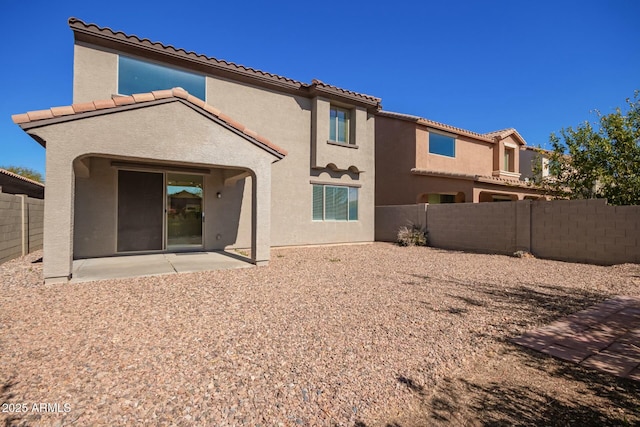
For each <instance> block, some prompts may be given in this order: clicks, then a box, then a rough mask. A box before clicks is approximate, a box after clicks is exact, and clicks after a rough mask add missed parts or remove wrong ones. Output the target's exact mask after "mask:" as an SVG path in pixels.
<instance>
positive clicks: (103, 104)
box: [93, 99, 116, 110]
mask: <svg viewBox="0 0 640 427" xmlns="http://www.w3.org/2000/svg"><path fill="white" fill-rule="evenodd" d="M93 105H95V107H96V110H104V109H106V108H113V107H115V106H116V103H115V102H113V99H100V100H98V101H93Z"/></svg>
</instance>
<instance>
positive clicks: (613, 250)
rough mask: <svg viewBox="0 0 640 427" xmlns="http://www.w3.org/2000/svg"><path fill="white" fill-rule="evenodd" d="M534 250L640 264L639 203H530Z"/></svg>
mask: <svg viewBox="0 0 640 427" xmlns="http://www.w3.org/2000/svg"><path fill="white" fill-rule="evenodd" d="M531 208H532V210H531V217H532V221H531V238H532V239H531V253H533V254H534V255H538V256H540V257H543V258H551V259H559V260H563V261H572V262H585V263H593V264H605V265H609V264H622V263H627V262H630V263H640V206H611V205H607V204H606V200H604V199H592V200H556V201H552V202H546V203H532V205H531Z"/></svg>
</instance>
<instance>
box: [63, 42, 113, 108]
mask: <svg viewBox="0 0 640 427" xmlns="http://www.w3.org/2000/svg"><path fill="white" fill-rule="evenodd" d="M73 49H74V52H73V103H74V104H76V103H81V102H89V101H96V100H99V99H109V98H111V95H115V94H117V93H118V56H117V55H116V54H114V53H113V52H109V51H106V50H102V49H98V48H95V47H89V46H85V45H82V44H78V43H76V44H75V45H74V48H73Z"/></svg>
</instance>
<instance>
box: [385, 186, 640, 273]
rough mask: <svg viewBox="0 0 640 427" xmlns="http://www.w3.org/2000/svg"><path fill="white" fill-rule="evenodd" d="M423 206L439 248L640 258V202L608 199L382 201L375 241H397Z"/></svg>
mask: <svg viewBox="0 0 640 427" xmlns="http://www.w3.org/2000/svg"><path fill="white" fill-rule="evenodd" d="M417 206H421V207H420V208H417ZM425 208H426V209H425ZM423 209H424V214H425V217H424V221H421V220H420V219H416V220H415V221H416V223H420V224H426V227H427V230H428V232H429V244H430V245H431V246H434V247H438V248H443V249H457V250H467V251H474V252H486V253H499V254H507V255H509V254H513V253H514V252H516V251H527V252H531V253H532V254H533V255H535V256H536V257H539V258H548V259H556V260H560V261H569V262H584V263H590V264H603V265H611V264H622V263H640V206H610V205H607V203H606V200H603V199H594V200H554V201H531V200H521V201H517V202H501V203H460V204H438V205H426V206H424V205H408V206H407V205H405V206H378V207H376V240H382V241H395V237H394V236H395V233H396V232H397V228H399V226H400V225H404V222H406V221H407V220H408V219H410V218H412V215H417V214H419V212H421V211H422V210H423Z"/></svg>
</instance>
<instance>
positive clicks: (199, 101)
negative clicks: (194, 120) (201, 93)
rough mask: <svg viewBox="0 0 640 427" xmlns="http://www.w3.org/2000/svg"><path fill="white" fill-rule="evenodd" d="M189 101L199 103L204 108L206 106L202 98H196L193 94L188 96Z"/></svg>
mask: <svg viewBox="0 0 640 427" xmlns="http://www.w3.org/2000/svg"><path fill="white" fill-rule="evenodd" d="M187 101H189V102H190V103H192V104H194V105H197V106H198V107H200V108H204V106H205V102H204V101H203V100H202V99H200V98H196V97H195V96H193V95H189V96H187Z"/></svg>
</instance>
